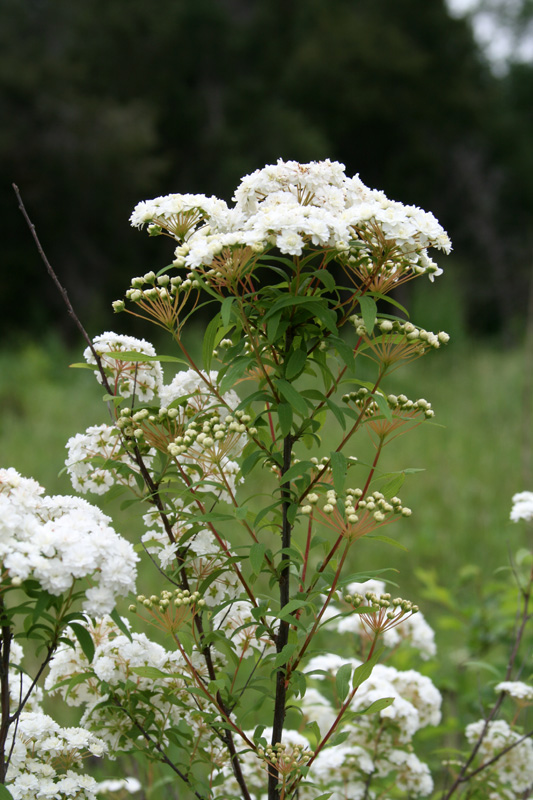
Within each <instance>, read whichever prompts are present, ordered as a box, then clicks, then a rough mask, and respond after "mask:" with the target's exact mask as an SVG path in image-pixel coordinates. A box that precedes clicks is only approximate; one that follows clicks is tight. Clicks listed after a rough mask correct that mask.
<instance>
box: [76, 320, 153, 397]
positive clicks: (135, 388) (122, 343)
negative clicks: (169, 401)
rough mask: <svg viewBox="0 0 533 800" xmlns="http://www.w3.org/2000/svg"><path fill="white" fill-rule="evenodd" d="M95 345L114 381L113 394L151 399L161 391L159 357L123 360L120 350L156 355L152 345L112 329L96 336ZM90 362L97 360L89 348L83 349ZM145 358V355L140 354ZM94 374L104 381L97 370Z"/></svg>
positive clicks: (112, 384)
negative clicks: (157, 358)
mask: <svg viewBox="0 0 533 800" xmlns="http://www.w3.org/2000/svg"><path fill="white" fill-rule="evenodd" d="M93 347H94V349H95V351H96V353H97V355H98V356H99V357H100V358H101V360H102V366H103V368H104V371H105V373H106V375H107V377H108V380H109V382H110V384H111V389H112V393H113V394H119V395H121V396H122V397H131V396H132V395H136V396H137V397H138V398H139V400H143V401H145V402H148V401H150V400H152V398H153V397H154V396H155V395H156V394H158V393H159V390H160V388H161V386H162V385H163V370H162V369H161V364H160V363H159V361H157V360H150V361H135V356H131V358H130V357H126V358H125V359H124V360H121V359H120V353H132V352H134V353H141V354H142V355H144V356H149V357H150V358H154V359H155V356H156V352H155V349H154V347H153V345H151V344H150V343H149V342H146V341H145V340H144V339H136V338H135V337H134V336H124V335H121V334H118V333H113V332H112V331H107V332H106V333H102V334H101V335H100V336H96V337H95V339H93ZM83 357H84V358H85V360H86V362H87V364H91V365H93V364H94V365H96V359H95V357H94V355H93V352H92V350H91V348H90V347H86V348H85V350H84V352H83ZM141 357H142V356H141ZM94 374H95V375H96V378H97V380H98V382H99V383H103V378H102V375H101V374H100V371H99V370H98V369H96V370H95V372H94Z"/></svg>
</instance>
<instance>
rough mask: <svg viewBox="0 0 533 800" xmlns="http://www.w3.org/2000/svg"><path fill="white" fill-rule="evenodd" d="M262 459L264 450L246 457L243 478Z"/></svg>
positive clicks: (242, 470) (242, 471) (243, 463)
mask: <svg viewBox="0 0 533 800" xmlns="http://www.w3.org/2000/svg"><path fill="white" fill-rule="evenodd" d="M291 421H292V420H291ZM262 458H264V453H263V451H262V450H254V451H253V452H252V453H250V455H249V456H246V458H245V459H244V461H243V462H242V466H241V475H242V477H243V478H246V476H247V475H248V474H249V473H250V472H251V471H252V470H253V468H254V467H255V465H256V464H257V462H258V461H260V460H261V459H262Z"/></svg>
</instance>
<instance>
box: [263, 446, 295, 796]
mask: <svg viewBox="0 0 533 800" xmlns="http://www.w3.org/2000/svg"><path fill="white" fill-rule="evenodd" d="M292 445H293V439H292V436H291V434H290V433H289V434H288V435H287V436H286V437H285V439H284V440H283V466H282V469H281V476H282V481H283V475H284V474H285V473H286V472H287V470H288V469H289V468H290V466H291V457H292ZM281 503H282V505H281V509H282V511H281V513H282V522H281V546H282V548H283V549H284V548H288V547H290V545H291V533H292V525H291V524H290V522H289V507H290V486H289V484H288V483H283V482H282V484H281ZM281 563H282V568H281V571H280V576H279V605H280V610H281V609H283V607H284V606H286V605H287V603H288V602H289V599H290V558H289V556H288V555H287V554H286V552H285V553H283V554H282V562H281ZM288 640H289V623H288V622H286V621H285V620H280V623H279V631H278V635H277V637H276V650H277V652H278V653H281V651H282V650H283V648H284V647H285V645H286V644H287V642H288ZM286 697H287V681H286V670H285V667H284V666H283V665H282V666H280V667H279V668H278V671H277V673H276V696H275V702H274V719H273V722H272V744H273V745H274V744H277V743H278V742H281V737H282V734H283V723H284V721H285V702H286ZM268 800H279V790H278V770H277V769H276V768H275V767H273V766H271V767H269V772H268Z"/></svg>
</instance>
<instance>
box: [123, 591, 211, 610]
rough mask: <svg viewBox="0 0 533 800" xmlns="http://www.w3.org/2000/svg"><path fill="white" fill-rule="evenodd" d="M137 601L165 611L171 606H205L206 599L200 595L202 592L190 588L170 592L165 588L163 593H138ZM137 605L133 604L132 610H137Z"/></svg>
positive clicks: (130, 608)
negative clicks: (192, 590)
mask: <svg viewBox="0 0 533 800" xmlns="http://www.w3.org/2000/svg"><path fill="white" fill-rule="evenodd" d="M136 599H137V602H138V603H140V604H141V605H142V606H144V608H150V609H157V610H158V611H162V612H165V611H166V610H167V608H168V607H169V606H175V607H176V608H180V607H185V608H187V607H190V606H199V607H200V608H201V607H202V606H205V600H204V599H203V598H202V597H201V596H200V592H190V591H189V590H188V589H175V590H174V591H173V592H169V591H168V590H167V589H164V590H163V591H162V592H161V594H159V595H157V594H153V595H151V596H150V597H146V596H145V595H144V594H139V595H137V598H136ZM136 609H137V606H135V605H131V606H130V607H129V610H130V611H136Z"/></svg>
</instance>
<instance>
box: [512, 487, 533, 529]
mask: <svg viewBox="0 0 533 800" xmlns="http://www.w3.org/2000/svg"><path fill="white" fill-rule="evenodd" d="M521 519H525V520H526V522H530V520H532V519H533V492H517V494H514V495H513V507H512V509H511V520H512V522H519V520H521Z"/></svg>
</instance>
